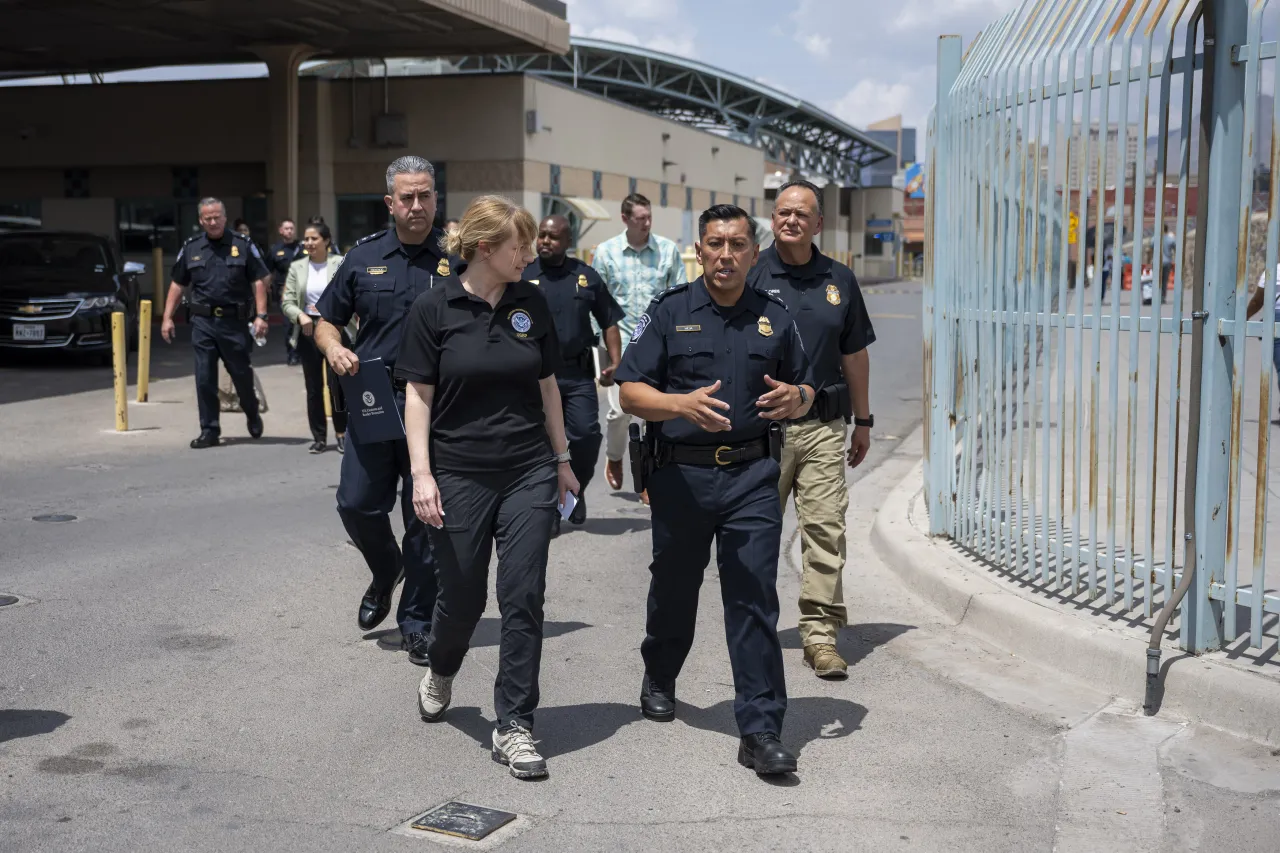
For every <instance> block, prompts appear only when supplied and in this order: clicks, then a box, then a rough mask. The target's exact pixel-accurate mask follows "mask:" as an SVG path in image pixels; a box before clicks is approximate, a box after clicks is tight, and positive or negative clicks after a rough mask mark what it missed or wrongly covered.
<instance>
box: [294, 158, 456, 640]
mask: <svg viewBox="0 0 1280 853" xmlns="http://www.w3.org/2000/svg"><path fill="white" fill-rule="evenodd" d="M384 200H385V201H386V204H387V209H388V210H389V211H390V213H391V218H392V219H393V220H394V221H395V228H393V229H389V230H386V231H379V232H377V233H376V234H371V235H369V236H368V237H365V238H364V239H362V240H360V241H358V242H357V243H356V244H355V245H354V246H352V247H351V251H349V252H348V253H347V255H346V258H345V259H344V260H343V262H342V265H341V266H339V267H338V269H337V270H336V271H335V272H334V274H333V277H332V279H331V280H330V283H329V286H328V288H326V289H325V292H324V295H323V296H321V297H320V301H319V302H318V303H317V304H316V309H317V310H318V311H319V312H320V316H321V319H320V320H319V321H318V322H317V324H316V330H315V343H316V346H317V347H319V349H320V351H321V352H322V353H324V355H325V358H326V359H327V360H328V362H329V367H330V369H331V370H333V372H334V373H336V374H338V375H339V376H346V375H348V374H354V373H357V372H359V370H360V362H361V361H365V360H369V359H374V358H381V359H382V363H383V364H384V365H385V366H386V369H388V370H390V369H392V368H394V367H395V363H396V357H397V355H398V354H399V352H400V336H401V333H402V331H403V329H404V323H405V319H406V318H407V317H408V315H409V306H410V305H412V304H413V300H414V299H416V298H417V297H418V295H419V294H421V293H423V292H425V291H427V290H428V289H430V288H431V287H432V286H433V285H434V284H437V283H439V282H441V281H443V280H444V279H446V278H448V277H449V276H451V275H452V271H451V270H450V267H449V260H448V258H446V257H445V254H444V250H443V249H441V248H440V237H441V232H440V231H439V229H436V228H433V227H432V221H433V220H434V219H435V215H436V190H435V167H433V166H432V165H431V164H430V163H429V162H427V161H426V160H424V159H422V158H421V157H413V156H406V157H401V158H399V159H398V160H395V161H394V162H392V163H391V165H390V166H388V167H387V195H386V197H385V199H384ZM353 316H357V317H359V318H360V330H359V334H358V335H357V336H356V340H355V343H354V344H353V346H354V347H355V351H354V352H352V351H351V350H349V349H347V348H346V347H344V346H343V345H342V335H341V332H340V331H339V330H340V329H342V328H343V327H344V326H346V325H347V324H348V323H350V322H351V318H352V317H353ZM396 404H397V405H398V406H399V407H400V416H401V417H402V418H403V417H404V382H403V381H402V380H401V381H398V382H396ZM397 491H399V492H400V514H401V516H402V518H403V519H404V528H405V532H404V550H403V552H402V551H401V549H400V548H399V547H397V545H396V539H395V534H394V533H393V532H392V530H391V518H390V512H391V509H392V508H393V507H394V506H395V503H396V492H397ZM338 515H339V516H340V517H341V518H342V524H343V526H344V527H345V528H346V530H347V535H349V536H350V537H351V541H352V542H353V543H355V546H356V548H358V549H359V550H360V553H361V554H363V555H364V559H365V562H366V563H367V564H368V566H369V571H370V572H372V573H373V582H372V583H370V584H369V588H368V589H367V590H365V593H364V596H363V597H362V598H361V599H360V607H359V611H358V613H357V616H356V623H357V624H358V625H359V626H360V629H361V630H364V631H370V630H372V629H373V628H375V627H377V625H378V624H379V623H381V622H382V620H383V619H385V618H386V616H387V613H389V612H390V610H391V595H392V593H393V592H395V588H396V584H398V583H399V582H400V579H401V577H403V578H404V592H402V593H401V595H400V607H399V610H398V611H397V614H396V621H397V622H399V623H400V634H401V648H403V649H405V650H407V651H408V652H409V660H410V661H411V662H412V663H415V664H417V665H419V666H426V665H427V635H428V634H429V633H430V628H431V611H432V609H433V608H434V607H435V601H436V574H435V563H434V562H433V561H432V559H431V546H430V544H429V543H428V540H427V528H426V525H424V524H423V523H422V521H421V520H419V518H418V516H417V515H416V514H415V513H414V511H413V480H412V477H411V476H410V471H409V448H408V445H407V444H406V443H405V440H404V439H403V438H402V439H399V440H397V441H386V442H375V443H361V441H360V436H359V435H356V434H353V435H352V436H351V441H350V442H349V443H348V444H347V452H346V454H344V455H343V457H342V479H341V481H340V483H339V485H338Z"/></svg>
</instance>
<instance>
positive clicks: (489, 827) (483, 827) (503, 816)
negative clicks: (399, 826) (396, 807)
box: [410, 802, 516, 841]
mask: <svg viewBox="0 0 1280 853" xmlns="http://www.w3.org/2000/svg"><path fill="white" fill-rule="evenodd" d="M515 819H516V816H515V815H514V814H512V813H511V812H501V811H498V810H497V809H487V808H485V807H484V806H473V805H471V804H470V803H458V802H452V803H445V804H444V805H442V806H437V807H436V808H434V809H432V810H431V811H429V812H427V813H426V814H423V815H419V816H418V817H416V818H414V820H413V823H412V824H410V825H411V826H412V827H413V828H414V829H421V830H423V831H425V832H439V833H442V834H444V835H452V836H453V837H454V838H465V839H467V840H468V841H480V840H481V839H483V838H484V837H485V836H487V835H489V834H490V833H492V832H493V831H494V830H496V829H501V828H502V827H504V826H506V825H507V824H509V823H511V821H513V820H515Z"/></svg>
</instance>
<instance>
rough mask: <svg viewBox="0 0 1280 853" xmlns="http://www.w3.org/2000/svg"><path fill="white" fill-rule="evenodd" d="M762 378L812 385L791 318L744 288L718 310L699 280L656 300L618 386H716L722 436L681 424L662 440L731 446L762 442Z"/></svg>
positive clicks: (661, 428) (682, 390)
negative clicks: (725, 424)
mask: <svg viewBox="0 0 1280 853" xmlns="http://www.w3.org/2000/svg"><path fill="white" fill-rule="evenodd" d="M765 374H768V375H769V376H771V377H773V378H774V379H776V380H777V381H778V382H785V383H787V384H789V385H809V386H812V385H813V376H812V375H811V374H812V371H811V369H810V367H809V359H808V357H807V356H806V355H805V351H804V346H803V345H802V344H801V342H800V335H799V333H798V332H797V331H796V326H795V323H794V322H792V319H791V315H790V314H789V313H787V309H786V306H784V305H783V304H782V303H781V302H779V301H778V300H777V299H774V298H771V297H769V296H767V295H766V294H764V293H762V292H761V291H759V290H755V289H753V288H751V287H747V288H745V289H744V290H743V291H742V296H741V298H739V299H738V303H737V304H736V305H734V306H732V307H730V308H723V307H721V306H719V305H717V304H716V303H715V302H714V301H713V300H712V299H711V294H710V293H709V292H708V291H707V286H706V284H705V283H704V282H703V280H702V277H701V276H699V277H698V279H697V280H696V281H692V282H689V283H688V284H681V285H677V286H676V287H673V288H671V289H669V290H667V291H665V292H664V293H662V294H661V295H659V296H658V298H656V299H654V300H653V302H651V303H650V304H649V310H648V311H647V312H645V314H644V315H642V316H641V317H640V320H639V322H637V323H636V331H635V334H633V335H632V336H631V343H630V344H629V345H628V346H627V349H626V351H625V352H623V354H622V365H621V366H620V367H619V368H618V372H617V373H616V374H615V376H614V378H615V379H616V380H617V381H618V382H643V383H644V384H646V385H651V386H653V387H654V388H657V389H658V390H659V391H662V392H665V393H668V394H687V393H689V392H690V391H694V390H696V389H698V388H703V387H705V386H707V385H711V384H713V383H714V382H715V381H716V380H717V379H719V380H720V389H719V390H718V391H716V392H715V394H714V395H712V396H714V397H715V398H716V399H717V400H723V401H724V402H726V403H728V404H729V406H730V408H729V409H728V410H727V411H723V410H722V411H721V412H720V414H722V415H724V416H725V417H727V418H728V419H729V422H730V423H731V424H732V428H731V429H730V430H729V431H727V432H706V431H705V430H702V429H700V428H698V427H696V426H694V425H693V424H691V423H689V422H688V421H686V420H685V419H684V418H675V419H673V420H669V421H663V422H662V423H659V424H658V436H659V438H661V439H662V440H663V441H671V442H676V443H678V444H711V445H720V444H733V443H737V442H741V441H748V440H750V439H753V438H760V437H761V436H763V435H764V433H765V431H766V430H768V428H769V424H770V423H771V421H768V420H766V419H765V418H762V417H760V412H761V409H758V408H757V407H756V400H757V399H758V398H759V397H760V395H762V394H764V393H765V392H766V391H768V390H770V389H769V386H768V385H766V384H765V381H764V377H765Z"/></svg>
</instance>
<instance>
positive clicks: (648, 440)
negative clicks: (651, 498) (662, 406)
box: [627, 422, 658, 494]
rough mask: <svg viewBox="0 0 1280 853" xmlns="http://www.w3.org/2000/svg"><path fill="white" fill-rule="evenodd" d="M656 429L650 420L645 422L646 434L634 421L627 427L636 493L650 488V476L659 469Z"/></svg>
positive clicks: (628, 446) (628, 449)
mask: <svg viewBox="0 0 1280 853" xmlns="http://www.w3.org/2000/svg"><path fill="white" fill-rule="evenodd" d="M656 440H657V437H656V430H654V429H652V428H651V427H650V426H649V424H648V422H646V423H645V428H644V434H643V435H642V434H641V432H640V425H639V424H637V423H632V424H631V425H630V426H628V427H627V454H628V456H629V457H630V459H631V480H632V483H633V484H634V485H635V489H636V494H640V493H641V492H643V491H644V490H645V489H647V488H649V478H650V477H651V476H653V472H654V471H655V470H657V467H658V462H657V456H656V454H655V452H654V451H655V449H656V448H655V442H656Z"/></svg>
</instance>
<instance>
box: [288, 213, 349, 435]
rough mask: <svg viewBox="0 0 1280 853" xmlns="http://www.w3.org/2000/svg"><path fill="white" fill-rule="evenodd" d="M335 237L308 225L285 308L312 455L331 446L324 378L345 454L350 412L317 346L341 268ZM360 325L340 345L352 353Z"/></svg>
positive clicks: (344, 334)
mask: <svg viewBox="0 0 1280 853" xmlns="http://www.w3.org/2000/svg"><path fill="white" fill-rule="evenodd" d="M332 246H333V235H332V233H331V232H330V231H329V226H328V225H325V224H324V223H323V222H321V223H320V224H319V225H307V227H306V228H305V229H303V237H302V248H303V251H304V252H306V255H305V256H304V257H301V258H299V259H298V260H296V261H294V262H293V263H292V264H290V265H289V275H288V277H287V278H286V280H285V285H284V296H283V297H282V299H281V307H282V309H283V310H284V315H285V317H286V318H288V320H289V322H290V323H292V324H294V326H293V328H294V332H293V334H294V335H295V336H296V341H295V344H296V346H297V350H298V356H299V357H300V358H301V359H302V376H303V379H304V380H305V382H306V385H307V421H308V422H309V423H310V426H311V438H312V442H311V447H310V448H309V450H310V452H311V453H323V452H324V451H325V449H326V448H327V447H328V435H329V424H328V421H327V420H326V418H325V414H324V387H325V379H324V377H325V375H326V374H327V375H328V386H329V400H330V403H331V405H332V408H333V431H334V435H335V441H336V443H337V447H338V452H339V453H342V452H344V451H345V450H346V440H347V436H346V432H347V411H346V403H345V399H344V397H343V393H342V384H341V383H340V382H338V377H337V374H335V373H334V372H333V371H326V370H325V369H324V356H323V355H322V354H321V353H320V350H319V349H318V348H317V347H316V344H315V338H314V335H315V322H316V320H319V319H320V310H319V309H318V308H316V304H317V303H318V302H319V301H320V297H321V296H322V295H324V292H325V289H326V288H328V286H329V280H330V278H331V277H332V276H333V273H334V272H335V271H336V270H337V269H338V267H340V266H341V265H342V256H341V255H335V254H331V253H330V252H329V249H330V248H331V247H332ZM357 328H358V326H357V323H356V321H355V320H352V321H351V323H350V324H349V325H348V326H347V327H346V328H344V329H341V330H340V331H341V333H342V345H343V346H344V347H347V348H350V347H351V341H352V339H354V338H355V335H356V330H357Z"/></svg>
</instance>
